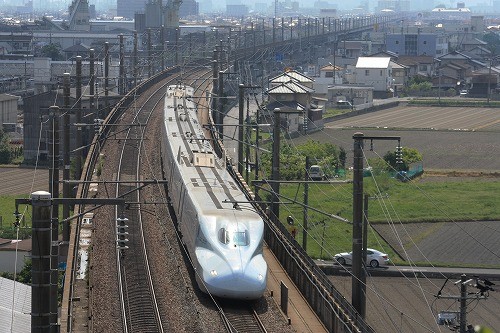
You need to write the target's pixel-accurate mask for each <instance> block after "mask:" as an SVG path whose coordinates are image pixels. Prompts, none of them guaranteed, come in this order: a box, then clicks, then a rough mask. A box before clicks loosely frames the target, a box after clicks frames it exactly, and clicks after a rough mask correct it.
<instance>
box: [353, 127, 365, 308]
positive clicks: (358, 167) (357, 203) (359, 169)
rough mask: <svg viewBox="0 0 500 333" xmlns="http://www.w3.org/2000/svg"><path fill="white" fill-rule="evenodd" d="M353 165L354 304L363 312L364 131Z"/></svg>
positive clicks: (357, 138)
mask: <svg viewBox="0 0 500 333" xmlns="http://www.w3.org/2000/svg"><path fill="white" fill-rule="evenodd" d="M353 139H354V165H353V173H354V174H353V201H352V202H353V205H352V208H353V219H352V273H353V274H352V305H353V306H354V308H355V309H356V310H357V311H358V312H359V313H360V314H361V310H362V308H363V305H362V303H363V302H366V299H365V298H364V295H362V293H361V281H360V277H361V274H362V269H363V267H361V266H362V261H361V250H362V249H361V246H362V239H361V238H362V222H363V145H364V143H363V133H355V134H354V135H353Z"/></svg>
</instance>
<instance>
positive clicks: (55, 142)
mask: <svg viewBox="0 0 500 333" xmlns="http://www.w3.org/2000/svg"><path fill="white" fill-rule="evenodd" d="M49 114H50V119H51V131H50V132H49V133H50V140H49V152H50V156H49V159H50V169H49V182H50V191H51V193H52V197H53V198H56V199H57V198H59V107H57V106H51V107H50V108H49ZM58 208H59V207H58V206H57V205H52V214H51V219H50V230H51V243H50V322H51V327H50V332H57V331H58V330H57V326H56V325H57V305H58V304H57V285H58V280H59V279H58V266H59V209H58Z"/></svg>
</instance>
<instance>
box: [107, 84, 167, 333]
mask: <svg viewBox="0 0 500 333" xmlns="http://www.w3.org/2000/svg"><path fill="white" fill-rule="evenodd" d="M163 96H164V89H163V86H161V87H160V88H158V89H156V91H154V93H153V94H152V95H151V96H150V97H149V98H148V100H147V102H146V103H145V104H144V105H142V106H141V107H140V108H139V109H138V110H137V113H136V115H135V116H134V119H133V122H132V123H131V124H126V125H125V126H128V130H127V131H126V138H125V140H123V145H122V151H121V156H120V162H119V167H118V176H117V180H118V181H121V182H122V181H130V183H118V185H117V187H116V196H117V197H124V198H125V200H126V201H127V202H140V190H139V191H137V190H136V189H137V183H136V182H137V181H140V178H141V177H140V168H139V167H140V158H141V153H142V149H141V147H142V144H143V141H144V140H145V137H144V131H145V126H147V124H148V120H149V117H150V116H151V113H152V112H153V110H154V109H155V107H156V105H157V104H158V103H160V102H161V101H162V99H163ZM116 217H117V220H118V218H119V219H123V220H125V219H126V220H125V221H126V222H125V223H126V225H127V227H126V228H125V227H120V228H121V229H118V228H119V226H118V225H117V231H118V232H121V233H122V234H123V235H117V238H119V237H120V236H123V237H122V238H125V239H127V240H128V241H127V242H123V243H122V244H119V245H118V246H117V255H116V258H117V267H118V274H119V279H118V284H119V286H118V287H119V290H120V298H121V299H120V301H121V311H122V322H123V331H124V332H163V326H162V322H161V318H160V313H159V310H158V303H157V301H156V295H155V291H154V287H153V280H152V277H151V272H150V269H149V263H148V255H147V250H146V245H145V240H144V233H143V228H142V216H141V214H140V210H130V209H129V210H125V211H123V212H119V211H116Z"/></svg>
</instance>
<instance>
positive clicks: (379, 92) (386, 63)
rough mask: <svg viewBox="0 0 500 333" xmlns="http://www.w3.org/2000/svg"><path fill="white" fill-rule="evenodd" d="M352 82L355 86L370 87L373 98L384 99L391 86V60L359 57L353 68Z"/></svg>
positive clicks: (387, 58)
mask: <svg viewBox="0 0 500 333" xmlns="http://www.w3.org/2000/svg"><path fill="white" fill-rule="evenodd" d="M353 80H354V83H356V84H364V85H367V86H372V87H373V89H374V96H375V97H379V98H382V97H386V96H387V92H388V91H390V90H391V89H392V84H393V83H392V82H393V81H392V65H391V58H389V57H359V58H358V62H357V63H356V67H355V68H354V72H353ZM391 96H392V93H391Z"/></svg>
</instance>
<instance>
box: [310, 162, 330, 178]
mask: <svg viewBox="0 0 500 333" xmlns="http://www.w3.org/2000/svg"><path fill="white" fill-rule="evenodd" d="M309 177H310V178H311V179H312V180H325V179H326V177H325V173H324V172H323V170H322V169H321V167H320V166H319V165H311V167H310V168H309Z"/></svg>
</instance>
